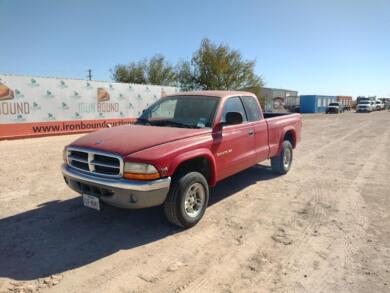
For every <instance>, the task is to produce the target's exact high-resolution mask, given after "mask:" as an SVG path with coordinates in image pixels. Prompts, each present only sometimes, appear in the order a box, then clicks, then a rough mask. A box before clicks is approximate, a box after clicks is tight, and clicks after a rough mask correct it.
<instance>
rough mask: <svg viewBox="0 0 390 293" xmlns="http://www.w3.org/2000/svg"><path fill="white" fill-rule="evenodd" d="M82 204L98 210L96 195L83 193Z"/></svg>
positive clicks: (98, 202) (98, 201)
mask: <svg viewBox="0 0 390 293" xmlns="http://www.w3.org/2000/svg"><path fill="white" fill-rule="evenodd" d="M83 203H84V206H86V207H88V208H91V209H94V210H97V211H100V200H99V198H98V197H96V196H93V195H89V194H86V193H83Z"/></svg>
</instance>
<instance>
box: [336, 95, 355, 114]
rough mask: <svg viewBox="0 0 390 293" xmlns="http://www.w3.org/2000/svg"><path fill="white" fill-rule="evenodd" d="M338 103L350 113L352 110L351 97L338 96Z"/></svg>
mask: <svg viewBox="0 0 390 293" xmlns="http://www.w3.org/2000/svg"><path fill="white" fill-rule="evenodd" d="M336 100H337V102H340V103H341V104H342V105H343V107H344V109H346V110H348V111H350V110H351V108H352V97H351V96H337V97H336Z"/></svg>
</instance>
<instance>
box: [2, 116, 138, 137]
mask: <svg viewBox="0 0 390 293" xmlns="http://www.w3.org/2000/svg"><path fill="white" fill-rule="evenodd" d="M134 121H135V118H124V119H99V120H71V121H51V122H31V123H11V124H0V140H4V139H17V138H27V137H40V136H48V135H61V134H75V133H83V132H91V131H95V130H98V129H101V128H106V127H113V126H119V125H126V124H131V123H133V122H134Z"/></svg>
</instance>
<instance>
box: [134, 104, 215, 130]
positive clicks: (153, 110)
mask: <svg viewBox="0 0 390 293" xmlns="http://www.w3.org/2000/svg"><path fill="white" fill-rule="evenodd" d="M218 102H219V98H217V97H207V96H172V97H166V98H163V99H161V100H159V101H157V102H156V103H154V104H153V105H151V106H150V107H149V108H147V109H146V110H145V111H144V112H143V113H142V115H141V116H140V117H139V118H138V120H137V124H145V125H153V126H169V127H186V128H204V127H211V126H212V124H213V121H214V115H215V111H216V109H217V105H218Z"/></svg>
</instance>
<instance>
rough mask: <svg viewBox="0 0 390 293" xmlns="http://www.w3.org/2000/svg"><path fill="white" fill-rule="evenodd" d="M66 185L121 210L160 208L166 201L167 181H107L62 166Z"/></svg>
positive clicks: (168, 181) (169, 180) (168, 184)
mask: <svg viewBox="0 0 390 293" xmlns="http://www.w3.org/2000/svg"><path fill="white" fill-rule="evenodd" d="M62 174H63V176H64V179H65V182H66V184H67V185H68V186H69V187H70V188H72V189H73V190H75V191H76V192H78V193H80V194H82V193H87V194H90V195H93V196H96V197H99V198H100V199H101V200H102V201H103V202H105V203H107V204H109V205H112V206H116V207H121V208H128V209H139V208H146V207H152V206H158V205H161V204H162V203H163V202H164V201H165V198H166V197H167V194H168V191H169V186H170V183H171V178H170V177H167V178H162V179H157V180H152V181H136V180H126V179H110V178H103V177H99V176H93V175H89V174H85V173H83V172H81V171H77V170H75V169H74V168H71V167H69V166H68V165H66V164H63V165H62Z"/></svg>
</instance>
